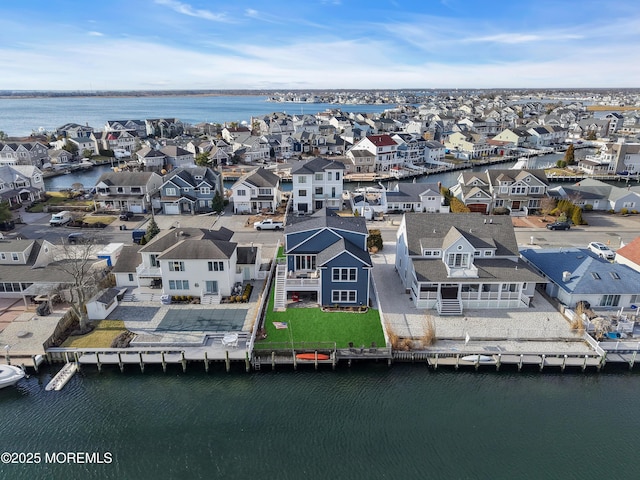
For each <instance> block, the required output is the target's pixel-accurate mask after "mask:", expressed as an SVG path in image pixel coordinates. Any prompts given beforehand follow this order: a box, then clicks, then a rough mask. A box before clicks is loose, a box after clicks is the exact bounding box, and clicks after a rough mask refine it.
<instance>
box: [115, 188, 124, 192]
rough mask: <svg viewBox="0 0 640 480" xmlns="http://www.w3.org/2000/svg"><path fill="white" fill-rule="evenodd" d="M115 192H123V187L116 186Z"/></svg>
mask: <svg viewBox="0 0 640 480" xmlns="http://www.w3.org/2000/svg"><path fill="white" fill-rule="evenodd" d="M116 192H118V193H124V188H123V187H118V188H116Z"/></svg>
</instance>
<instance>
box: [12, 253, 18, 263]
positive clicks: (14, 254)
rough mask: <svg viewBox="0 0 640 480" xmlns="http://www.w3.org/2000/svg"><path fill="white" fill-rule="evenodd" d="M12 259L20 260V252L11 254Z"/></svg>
mask: <svg viewBox="0 0 640 480" xmlns="http://www.w3.org/2000/svg"><path fill="white" fill-rule="evenodd" d="M11 260H13V261H14V262H17V261H18V254H17V253H12V254H11Z"/></svg>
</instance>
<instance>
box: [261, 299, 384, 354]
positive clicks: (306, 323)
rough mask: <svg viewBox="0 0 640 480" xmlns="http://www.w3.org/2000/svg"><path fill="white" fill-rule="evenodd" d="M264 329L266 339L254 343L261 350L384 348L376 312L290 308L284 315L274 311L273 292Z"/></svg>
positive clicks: (378, 316)
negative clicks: (305, 345)
mask: <svg viewBox="0 0 640 480" xmlns="http://www.w3.org/2000/svg"><path fill="white" fill-rule="evenodd" d="M273 322H287V324H288V325H289V328H286V329H276V327H275V326H274V325H273ZM264 328H265V330H266V332H267V338H266V339H265V340H262V341H257V342H256V343H255V348H258V349H259V348H261V345H264V347H265V348H267V345H268V344H269V343H270V342H276V343H277V342H287V343H290V342H291V340H292V338H293V342H294V343H297V342H336V345H337V347H338V348H348V347H349V342H353V344H354V345H355V346H357V347H359V346H361V345H365V346H367V347H369V346H370V345H371V343H372V342H375V343H376V345H378V346H381V347H383V346H384V345H385V339H384V333H383V331H382V325H381V324H380V315H379V314H378V311H377V310H374V309H371V308H370V309H369V310H368V311H367V313H349V312H323V311H322V310H321V309H320V308H289V309H287V311H285V312H274V311H273V292H271V295H270V297H269V305H268V307H267V312H266V314H265V325H264Z"/></svg>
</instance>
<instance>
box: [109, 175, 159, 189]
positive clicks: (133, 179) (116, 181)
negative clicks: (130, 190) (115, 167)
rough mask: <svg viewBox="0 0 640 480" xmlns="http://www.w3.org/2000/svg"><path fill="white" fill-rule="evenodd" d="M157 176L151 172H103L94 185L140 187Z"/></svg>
mask: <svg viewBox="0 0 640 480" xmlns="http://www.w3.org/2000/svg"><path fill="white" fill-rule="evenodd" d="M154 175H157V174H156V173H153V172H105V173H103V174H102V175H100V178H98V181H97V182H96V185H98V184H99V183H101V182H102V183H105V184H106V185H120V186H123V187H124V186H131V187H141V186H145V185H147V183H148V182H149V179H150V178H151V177H152V176H154Z"/></svg>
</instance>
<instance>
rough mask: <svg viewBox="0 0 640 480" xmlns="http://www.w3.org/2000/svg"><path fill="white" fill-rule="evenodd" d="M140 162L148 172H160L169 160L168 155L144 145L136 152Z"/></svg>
mask: <svg viewBox="0 0 640 480" xmlns="http://www.w3.org/2000/svg"><path fill="white" fill-rule="evenodd" d="M135 156H136V158H137V159H138V163H139V164H141V165H142V166H143V167H144V169H145V170H146V171H148V172H160V171H161V170H162V169H163V168H164V167H165V164H166V162H167V156H166V155H165V154H164V153H162V152H160V151H159V150H156V149H155V148H151V147H143V148H141V149H140V150H138V151H137V152H136V153H135Z"/></svg>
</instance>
